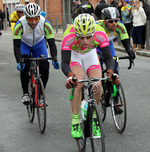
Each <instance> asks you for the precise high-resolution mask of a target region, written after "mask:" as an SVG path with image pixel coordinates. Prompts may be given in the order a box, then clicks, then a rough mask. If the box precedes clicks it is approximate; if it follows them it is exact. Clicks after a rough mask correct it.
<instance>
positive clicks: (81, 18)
mask: <svg viewBox="0 0 150 152" xmlns="http://www.w3.org/2000/svg"><path fill="white" fill-rule="evenodd" d="M95 26H96V25H95V20H94V18H93V16H91V15H90V14H87V13H84V14H79V15H78V16H77V17H76V18H75V20H74V29H75V32H76V34H77V35H91V34H93V33H94V32H95Z"/></svg>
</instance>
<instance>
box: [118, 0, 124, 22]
mask: <svg viewBox="0 0 150 152" xmlns="http://www.w3.org/2000/svg"><path fill="white" fill-rule="evenodd" d="M122 7H123V0H119V1H118V6H117V9H118V11H119V14H120V21H122V16H121V8H122Z"/></svg>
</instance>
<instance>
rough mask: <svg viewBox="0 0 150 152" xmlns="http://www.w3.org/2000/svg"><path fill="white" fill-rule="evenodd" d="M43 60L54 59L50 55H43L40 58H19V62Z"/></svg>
mask: <svg viewBox="0 0 150 152" xmlns="http://www.w3.org/2000/svg"><path fill="white" fill-rule="evenodd" d="M44 60H55V59H54V58H50V57H48V58H44V57H42V58H39V57H38V58H21V59H20V62H24V61H44Z"/></svg>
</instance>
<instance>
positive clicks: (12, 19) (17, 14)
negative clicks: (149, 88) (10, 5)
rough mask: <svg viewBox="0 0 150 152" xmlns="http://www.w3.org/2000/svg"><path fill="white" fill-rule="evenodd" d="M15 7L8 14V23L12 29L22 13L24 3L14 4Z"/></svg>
mask: <svg viewBox="0 0 150 152" xmlns="http://www.w3.org/2000/svg"><path fill="white" fill-rule="evenodd" d="M15 9H16V10H15V11H14V12H13V13H12V14H11V15H10V24H11V29H12V31H13V29H14V26H15V24H16V23H17V21H18V20H19V18H20V17H22V16H23V15H24V4H16V5H15Z"/></svg>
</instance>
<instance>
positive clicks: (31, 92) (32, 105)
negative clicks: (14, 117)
mask: <svg viewBox="0 0 150 152" xmlns="http://www.w3.org/2000/svg"><path fill="white" fill-rule="evenodd" d="M31 77H32V75H31V76H29V85H28V91H29V97H30V102H29V104H27V112H28V116H29V121H30V122H33V120H34V114H35V98H34V93H35V90H34V87H33V83H32V79H31Z"/></svg>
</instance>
